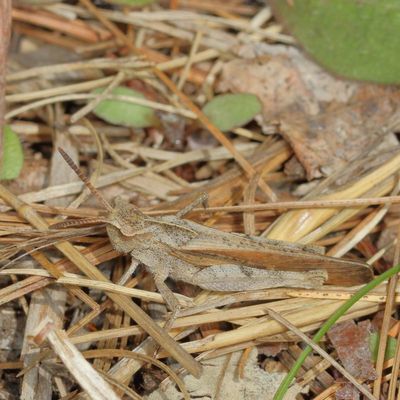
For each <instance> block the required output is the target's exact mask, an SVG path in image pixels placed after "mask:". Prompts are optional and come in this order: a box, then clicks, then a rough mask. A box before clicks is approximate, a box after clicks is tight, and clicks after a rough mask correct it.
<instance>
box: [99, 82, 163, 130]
mask: <svg viewBox="0 0 400 400" xmlns="http://www.w3.org/2000/svg"><path fill="white" fill-rule="evenodd" d="M103 90H104V88H98V89H95V90H93V92H92V93H102V92H103ZM110 94H114V95H120V96H130V97H136V98H141V99H145V96H144V95H143V94H142V93H140V92H137V91H136V90H133V89H129V88H127V87H124V86H119V87H116V88H114V89H113V90H112V91H111V93H110ZM93 112H94V114H95V115H97V116H98V117H99V118H101V119H103V120H104V121H107V122H109V123H111V124H114V125H123V126H128V127H131V128H147V127H150V126H157V125H158V123H159V121H158V118H157V116H156V114H155V113H154V110H153V109H152V108H150V107H147V106H141V105H138V104H133V103H128V102H126V101H121V100H103V101H101V102H100V103H99V105H98V106H97V107H96V108H95V109H94V110H93Z"/></svg>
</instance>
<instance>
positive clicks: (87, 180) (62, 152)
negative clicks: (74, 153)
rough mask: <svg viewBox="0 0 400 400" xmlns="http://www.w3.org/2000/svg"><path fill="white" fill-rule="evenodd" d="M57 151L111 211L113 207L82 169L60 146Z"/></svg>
mask: <svg viewBox="0 0 400 400" xmlns="http://www.w3.org/2000/svg"><path fill="white" fill-rule="evenodd" d="M58 151H59V153H60V154H61V156H62V158H63V159H64V160H65V162H66V163H67V164H68V165H69V166H70V167H71V169H72V170H73V171H74V172H75V173H76V174H77V175H78V177H79V179H80V180H81V181H82V182H83V183H84V184H85V186H86V187H87V188H88V189H89V190H90V191H91V192H92V194H94V195H95V196H96V198H97V200H99V201H100V203H101V204H103V206H104V207H105V208H106V209H107V210H108V211H112V210H113V208H112V207H111V204H110V203H109V202H108V201H107V200H106V199H105V198H104V197H103V196H102V195H101V194H100V192H99V191H98V190H97V189H96V188H95V187H94V186H93V185H92V183H91V182H90V181H89V179H88V177H87V176H86V175H85V174H84V173H83V171H82V170H81V169H80V168H79V167H78V166H77V165H76V164H75V163H74V162H73V161H72V159H71V157H70V156H69V155H68V154H67V153H66V152H65V151H64V150H63V149H62V148H61V147H59V148H58Z"/></svg>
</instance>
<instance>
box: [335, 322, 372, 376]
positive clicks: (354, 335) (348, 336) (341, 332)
mask: <svg viewBox="0 0 400 400" xmlns="http://www.w3.org/2000/svg"><path fill="white" fill-rule="evenodd" d="M370 333H371V323H370V321H362V322H360V323H359V324H358V325H356V324H355V322H354V321H346V322H342V323H340V324H337V325H335V326H334V327H333V328H332V329H331V330H330V331H329V333H328V337H329V339H330V341H331V342H332V344H333V346H334V347H335V349H336V351H337V353H338V356H339V358H340V360H341V361H342V363H343V366H344V367H345V368H346V369H347V370H348V372H349V373H350V374H352V375H353V376H354V377H355V378H359V379H363V380H373V379H376V371H375V369H374V367H373V365H372V361H371V360H372V356H371V351H370V349H369V341H368V338H369V335H370Z"/></svg>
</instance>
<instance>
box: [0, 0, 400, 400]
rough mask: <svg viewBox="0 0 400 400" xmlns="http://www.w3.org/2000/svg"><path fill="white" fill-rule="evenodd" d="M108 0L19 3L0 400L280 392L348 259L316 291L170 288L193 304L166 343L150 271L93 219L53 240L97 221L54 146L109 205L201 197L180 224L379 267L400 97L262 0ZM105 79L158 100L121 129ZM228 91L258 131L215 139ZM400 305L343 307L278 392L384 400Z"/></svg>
mask: <svg viewBox="0 0 400 400" xmlns="http://www.w3.org/2000/svg"><path fill="white" fill-rule="evenodd" d="M5 3H7V2H5ZM105 5H106V3H105V2H102V1H96V2H94V1H89V0H80V1H57V0H56V1H49V2H45V1H43V2H42V1H34V0H32V1H28V0H26V1H22V0H21V1H16V2H15V4H14V7H13V9H12V17H13V26H12V40H11V42H10V47H9V57H8V63H7V75H6V97H5V99H6V112H5V115H4V119H5V121H6V123H7V124H9V125H10V126H11V128H12V129H13V130H14V131H15V132H16V133H17V134H18V135H19V137H20V138H21V141H22V143H23V150H24V157H25V160H24V167H23V169H22V171H21V174H20V176H19V177H18V178H17V179H15V180H13V181H7V182H3V183H2V185H0V199H1V200H0V201H1V210H2V212H1V214H0V232H1V235H0V246H1V248H0V252H1V255H2V263H3V265H6V268H5V269H2V271H1V272H0V274H1V276H0V282H1V289H0V304H1V308H0V327H1V333H2V335H1V340H0V343H1V348H0V355H1V358H0V373H1V382H2V383H1V385H0V398H2V399H3V398H4V399H14V398H23V399H41V400H46V399H51V398H62V399H77V398H79V399H81V398H87V397H85V396H88V395H89V397H90V398H93V399H113V398H115V399H117V398H133V399H138V398H144V397H146V396H149V394H150V393H151V392H152V391H154V390H156V392H155V393H153V394H152V395H150V396H153V397H150V398H153V399H158V398H161V397H157V396H161V395H160V393H162V391H163V390H165V391H166V392H165V396H166V398H171V399H175V398H189V396H196V397H201V396H205V397H206V396H209V397H206V398H213V399H217V398H219V399H224V398H228V396H229V398H235V395H237V396H239V397H237V398H240V396H242V398H243V396H246V397H247V398H248V399H253V398H254V399H256V398H261V397H259V396H263V398H272V393H273V391H275V390H276V389H277V387H278V386H279V382H280V381H281V380H282V378H283V376H284V373H285V372H287V371H288V370H289V369H290V368H291V366H292V365H293V363H294V361H295V360H296V359H297V358H298V356H299V354H300V352H301V350H302V349H303V348H304V346H305V340H309V339H307V337H311V336H312V334H313V333H314V332H316V331H317V330H318V328H319V327H320V326H321V325H322V324H323V323H324V322H325V321H326V320H327V319H328V318H329V317H330V316H331V315H332V313H333V312H334V311H335V310H337V309H338V307H339V306H341V305H342V304H343V303H344V302H345V301H346V300H348V299H349V298H351V296H352V294H353V293H355V292H356V291H357V290H358V289H359V286H353V283H354V281H353V277H352V273H351V271H350V270H349V271H348V273H343V272H341V273H340V274H341V276H340V279H339V278H337V279H336V278H335V279H336V280H335V279H334V280H333V281H332V282H328V283H331V284H330V285H324V286H323V287H321V288H318V289H296V288H287V287H282V288H273V289H263V290H253V291H244V292H232V293H226V292H210V291H205V290H201V289H200V288H198V287H194V286H191V285H188V284H184V283H182V282H174V281H172V280H171V281H168V285H169V286H170V287H171V289H172V290H173V291H174V292H175V293H177V294H178V298H179V300H180V302H181V303H183V304H185V306H186V307H185V308H184V310H183V311H182V312H181V313H180V314H179V315H178V316H177V318H176V319H175V320H174V321H173V325H172V327H170V329H169V332H168V333H167V332H166V331H165V330H163V329H161V328H160V327H162V326H163V324H164V323H165V321H166V320H167V319H168V313H167V310H166V308H165V305H164V300H163V298H162V296H161V295H160V294H159V293H158V292H157V291H156V289H155V285H154V281H153V279H152V276H151V275H149V274H148V273H147V272H146V270H145V268H143V266H140V267H139V268H138V269H137V270H136V274H134V275H131V274H128V273H126V272H127V271H128V269H129V268H130V265H131V260H130V257H129V256H122V255H121V254H119V253H118V252H117V251H115V250H114V249H113V248H112V246H111V244H110V241H109V239H108V236H107V234H106V231H105V229H104V225H103V224H100V225H94V226H93V225H86V226H84V227H70V228H68V229H64V230H61V229H60V230H56V231H54V230H53V231H51V230H50V231H49V230H48V227H49V226H50V225H52V224H55V223H59V222H61V221H63V220H64V219H66V218H68V219H77V218H88V217H93V218H97V217H100V216H102V215H103V212H104V210H103V209H102V208H101V207H102V205H101V204H99V202H98V200H96V198H93V196H92V197H91V195H90V193H89V191H88V190H87V189H86V190H85V188H84V185H83V184H82V183H81V182H80V180H79V179H78V178H77V177H76V176H75V174H74V172H73V171H72V170H71V169H70V167H69V166H68V165H67V164H66V163H65V162H64V160H63V159H62V158H61V156H60V154H59V153H58V152H57V148H58V147H62V148H63V149H65V151H66V152H67V153H68V154H69V155H70V156H71V158H72V159H74V160H75V162H76V163H79V165H80V166H81V168H82V169H83V170H84V171H85V173H86V174H87V175H88V176H90V179H91V181H92V183H93V184H94V186H96V187H97V188H98V189H99V191H100V192H101V194H102V195H103V196H104V197H105V198H106V199H107V200H108V201H109V202H110V203H112V201H113V199H114V198H116V197H117V196H122V197H123V198H125V199H127V200H129V201H130V202H131V203H133V204H135V205H136V206H137V207H139V208H140V209H141V210H142V211H143V212H145V213H146V214H148V215H153V216H156V215H169V214H173V213H176V212H177V211H179V210H180V209H182V208H183V207H184V206H185V205H187V204H188V203H189V202H190V201H192V200H193V199H195V198H197V197H198V196H199V195H200V194H201V193H202V192H207V193H208V196H209V200H208V208H207V209H203V208H201V207H200V208H197V209H195V210H194V211H193V212H192V213H191V214H190V216H189V218H190V219H192V220H194V221H197V222H200V223H201V224H204V225H206V226H212V227H214V228H217V229H219V230H222V231H226V232H238V233H246V234H250V235H257V236H262V237H265V238H269V239H278V240H285V241H290V242H297V243H300V244H303V245H307V244H313V245H318V246H325V247H326V254H327V255H329V256H333V257H344V258H347V259H351V260H354V261H356V260H360V261H367V262H368V264H369V265H371V267H372V268H373V270H374V273H375V275H379V274H381V273H382V272H384V271H386V270H388V269H389V268H390V267H391V266H392V265H393V264H396V263H398V261H399V248H400V247H399V244H398V240H397V237H398V224H399V212H400V209H399V206H398V203H399V202H400V196H398V191H399V185H398V180H399V179H398V174H399V167H400V152H399V149H400V148H399V145H398V140H397V137H396V135H395V134H394V132H395V131H396V128H397V125H398V124H397V118H396V117H397V113H396V111H397V109H396V107H397V105H396V104H398V96H399V93H398V89H394V88H389V87H385V88H382V87H375V86H374V85H367V84H359V83H354V82H352V83H346V84H344V83H343V81H341V80H339V79H336V78H333V77H329V76H327V75H324V72H322V71H320V70H319V69H318V71H315V70H314V69H313V68H318V67H315V66H313V65H312V66H310V64H312V63H311V62H310V61H309V60H307V59H306V58H304V56H302V55H301V54H300V53H296V54H295V55H293V54H294V53H291V50H288V49H289V48H291V47H292V45H293V43H294V40H293V39H292V38H291V37H290V36H289V35H288V34H287V32H285V31H283V30H282V27H281V26H280V25H279V24H278V23H277V22H276V21H275V20H274V18H273V16H272V13H271V10H270V8H269V7H265V5H263V2H250V1H239V0H229V1H209V0H205V1H201V0H179V1H178V0H175V1H174V0H170V1H167V0H162V1H161V0H160V1H159V2H157V4H155V5H152V6H148V7H147V8H141V9H134V10H132V9H130V8H129V7H123V6H112V5H111V6H110V4H109V3H108V7H105V8H103V6H105ZM0 10H1V7H0ZM3 26H4V25H3ZM293 51H294V50H293ZM249 54H250V55H249ZM0 55H1V53H0ZM292 57H294V58H292ZM266 66H267V67H266ZM1 70H2V68H0V72H1ZM306 73H309V74H310V75H309V76H311V78H307V79H306V78H304V80H303V79H302V76H303V75H302V74H304V76H305V74H306ZM307 76H308V75H307ZM309 76H308V77H309ZM313 80H314V81H313ZM310 82H311V83H310ZM319 82H324V87H323V88H322V89H321V87H319ZM308 85H309V86H308ZM117 86H127V87H129V88H132V89H134V90H137V91H139V92H141V93H142V94H143V95H144V96H143V98H128V99H127V98H126V97H125V98H123V97H122V98H123V99H124V100H125V101H128V100H129V101H130V102H131V103H133V104H140V105H144V106H147V107H149V108H150V109H152V110H155V115H156V118H157V123H155V124H154V126H150V127H144V128H132V127H127V126H122V125H118V124H111V123H107V122H106V121H105V120H104V119H101V118H99V117H98V116H97V114H96V115H95V113H94V112H93V110H94V109H95V108H96V106H98V104H99V103H100V102H101V100H104V98H106V97H108V98H112V95H111V97H110V93H111V91H112V89H113V88H115V87H117ZM321 86H322V85H321ZM102 87H106V88H107V89H106V91H105V92H103V93H102V94H99V93H93V92H92V90H93V89H96V88H102ZM0 88H1V80H0ZM323 90H325V92H324V93H323V94H321V92H322V91H323ZM228 91H229V92H236V93H237V92H244V91H251V92H252V93H255V94H256V95H258V96H259V98H260V100H261V102H262V105H263V111H262V113H261V114H260V115H258V116H257V118H256V120H257V122H256V121H254V120H253V121H252V122H250V123H248V124H247V125H245V126H244V127H238V128H233V129H231V130H230V131H229V132H224V133H222V132H221V131H220V130H219V129H218V128H217V127H216V126H215V125H214V124H213V123H212V122H211V121H210V120H209V119H208V118H207V117H205V115H204V114H203V113H202V111H201V109H202V107H203V106H204V104H206V103H207V102H208V101H209V100H211V99H212V98H213V97H214V96H216V95H217V94H218V93H221V92H228ZM0 93H1V91H0ZM115 98H118V96H117V97H115V96H114V99H115ZM120 99H121V97H120ZM349 110H350V111H349ZM0 114H1V106H0ZM0 121H1V118H0ZM27 253H28V254H27ZM10 260H13V262H12V263H11V262H10ZM301 262H302V261H301V260H299V263H301ZM303 267H304V268H306V266H303V265H300V268H303ZM321 268H323V265H321ZM399 296H400V293H399V290H398V286H397V278H396V277H393V278H392V279H391V280H390V281H389V282H388V283H385V284H382V285H380V286H378V287H377V288H376V289H374V290H373V291H371V292H369V293H368V295H366V296H365V297H363V298H362V299H361V300H360V301H358V302H357V303H356V304H355V305H354V306H353V307H352V308H351V309H350V310H349V311H348V312H346V313H345V314H344V315H343V316H342V317H341V319H340V324H341V325H336V326H335V327H334V328H333V330H331V331H330V333H329V335H327V337H325V338H324V339H323V341H322V342H321V343H320V345H321V347H322V348H323V349H324V352H322V353H320V352H319V350H320V349H317V350H316V351H314V352H313V354H312V355H311V356H310V357H308V358H307V359H306V361H305V363H304V364H303V366H302V369H301V370H300V372H299V374H298V375H297V381H296V384H295V385H294V386H292V388H291V394H290V398H296V399H309V398H313V399H319V400H322V399H332V398H335V396H336V398H340V399H344V398H347V399H349V398H350V399H353V398H354V399H356V398H358V397H357V396H359V392H358V391H357V389H355V387H354V386H353V384H356V385H357V384H358V387H359V388H360V386H361V385H359V383H363V382H365V385H364V388H363V387H361V390H364V392H365V391H366V389H369V390H370V392H371V393H373V395H372V394H369V395H368V397H369V398H378V397H379V393H381V394H382V396H385V398H390V399H395V398H396V387H397V385H398V383H397V382H398V372H399V368H398V367H399V363H400V347H399V345H398V342H397V343H396V342H395V343H394V346H395V348H396V351H395V352H393V354H391V355H390V356H389V357H388V358H386V359H385V358H384V354H385V347H386V345H385V339H386V338H387V337H388V336H390V337H391V338H397V337H398V334H399V327H400V323H399V321H398V313H397V311H396V307H395V306H396V303H398V302H399V301H400V297H399ZM271 310H272V311H271ZM282 318H283V319H282ZM338 327H339V328H338ZM299 330H300V332H299ZM146 332H147V333H146ZM301 332H303V333H305V334H306V335H307V336H306V337H301V336H300V335H301ZM374 332H375V333H376V332H380V337H381V343H380V345H379V350H378V356H377V361H376V362H375V361H373V360H372V358H371V352H370V349H369V348H368V341H369V338H370V337H371V335H372V334H373V333H374ZM148 334H150V335H148ZM169 335H170V336H169ZM171 337H172V338H174V340H172V339H171ZM154 339H155V340H154ZM378 340H379V339H378ZM156 342H158V343H160V344H161V347H158V346H157V345H156ZM396 346H397V347H396ZM183 349H184V350H183ZM168 355H172V357H171V356H169V357H168ZM191 355H192V356H193V357H195V359H196V360H198V361H200V363H201V364H203V372H200V369H199V364H198V363H197V361H195V360H194V359H193V358H192V356H191ZM338 362H339V364H340V365H339V367H338V365H337V363H338ZM332 363H333V366H332ZM335 363H336V364H335ZM341 366H342V367H341ZM182 367H184V368H182ZM337 368H339V370H338V369H337ZM340 368H342V370H340ZM343 368H344V369H345V371H343ZM185 369H186V370H187V371H190V372H191V373H192V374H194V375H198V376H201V379H200V380H199V381H196V380H195V379H193V378H191V377H190V374H188V372H187V371H186V370H185ZM339 371H341V372H339ZM343 373H344V374H346V373H347V376H346V377H347V379H350V380H351V381H352V382H353V384H351V383H349V381H348V380H346V379H345V378H343V375H342V374H343ZM257 374H261V375H260V378H259V380H256V379H255V378H254V377H255V376H256V375H257ZM257 376H258V375H257ZM252 377H253V378H254V379H252ZM196 382H200V383H199V384H198V383H196ZM196 385H197V386H196ZM174 386H175V387H176V388H177V389H179V390H180V392H181V395H180V394H179V393H178V391H177V390H176V391H175V389H174ZM230 388H231V391H230V390H229V389H230ZM233 388H234V389H233ZM257 390H258V391H257ZM268 390H270V392H268ZM157 391H158V392H157ZM232 391H234V392H235V393H232ZM85 392H86V394H84V393H85ZM246 393H247V394H246ZM179 396H182V397H179ZM397 396H398V394H397ZM246 397H245V398H246ZM201 398H202V397H201ZM397 398H398V397H397Z"/></svg>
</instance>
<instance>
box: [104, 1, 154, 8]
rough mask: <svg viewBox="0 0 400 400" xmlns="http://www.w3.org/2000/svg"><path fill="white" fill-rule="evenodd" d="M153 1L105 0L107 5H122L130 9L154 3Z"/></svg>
mask: <svg viewBox="0 0 400 400" xmlns="http://www.w3.org/2000/svg"><path fill="white" fill-rule="evenodd" d="M154 1H155V0H107V2H108V3H112V4H123V5H126V6H132V7H142V6H147V5H148V4H151V3H154Z"/></svg>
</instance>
